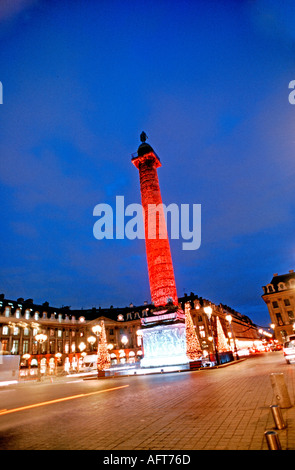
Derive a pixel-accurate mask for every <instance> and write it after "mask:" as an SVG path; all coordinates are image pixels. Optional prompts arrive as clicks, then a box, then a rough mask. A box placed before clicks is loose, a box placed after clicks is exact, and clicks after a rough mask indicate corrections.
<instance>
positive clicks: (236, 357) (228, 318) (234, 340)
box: [225, 315, 238, 359]
mask: <svg viewBox="0 0 295 470" xmlns="http://www.w3.org/2000/svg"><path fill="white" fill-rule="evenodd" d="M225 318H226V320H227V321H228V323H229V326H230V331H231V334H232V338H233V342H234V358H235V359H238V351H237V345H236V338H235V335H234V332H233V328H232V324H231V322H232V316H231V315H226V317H225Z"/></svg>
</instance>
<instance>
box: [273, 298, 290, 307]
mask: <svg viewBox="0 0 295 470" xmlns="http://www.w3.org/2000/svg"><path fill="white" fill-rule="evenodd" d="M284 304H285V306H286V307H289V306H290V305H291V303H290V300H289V299H284ZM272 306H273V308H279V304H278V302H277V301H276V300H275V301H273V302H272Z"/></svg>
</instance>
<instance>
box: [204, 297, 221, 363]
mask: <svg viewBox="0 0 295 470" xmlns="http://www.w3.org/2000/svg"><path fill="white" fill-rule="evenodd" d="M204 312H205V313H206V315H207V317H208V320H209V324H210V330H211V337H212V341H213V346H214V350H215V358H216V363H217V365H219V355H218V350H217V347H216V344H215V340H214V334H213V331H212V323H211V317H212V312H213V310H212V307H210V306H208V307H204ZM211 337H210V338H211ZM208 339H209V338H208Z"/></svg>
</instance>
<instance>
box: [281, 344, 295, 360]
mask: <svg viewBox="0 0 295 470" xmlns="http://www.w3.org/2000/svg"><path fill="white" fill-rule="evenodd" d="M283 353H284V357H285V359H286V362H287V364H290V363H291V362H295V339H293V340H291V341H290V340H289V341H285V343H284V346H283Z"/></svg>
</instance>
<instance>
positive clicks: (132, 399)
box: [0, 352, 295, 451]
mask: <svg viewBox="0 0 295 470" xmlns="http://www.w3.org/2000/svg"><path fill="white" fill-rule="evenodd" d="M272 372H283V373H284V376H285V380H286V383H287V386H288V390H289V393H290V397H291V401H292V403H294V386H295V365H287V364H286V363H285V361H284V359H283V356H282V353H281V352H274V353H266V354H263V355H259V356H257V357H254V358H249V359H246V360H245V361H243V362H240V363H237V364H233V365H230V366H227V367H223V368H219V369H212V370H206V369H204V370H200V371H195V372H181V373H172V374H159V375H147V376H132V377H118V378H108V379H95V380H74V379H73V380H68V379H63V380H62V381H58V380H56V381H53V382H52V383H51V382H48V383H41V384H40V383H32V384H24V385H22V384H20V385H16V386H10V387H6V388H3V389H2V390H1V391H0V400H1V409H2V410H0V449H3V450H12V449H13V450H17V449H26V450H29V449H32V450H54V449H59V450H70V449H71V450H77V449H79V450H94V449H97V450H98V449H103V450H136V451H138V450H154V451H157V450H159V451H160V450H166V451H168V450H183V451H185V450H194V449H196V450H202V449H206V450H219V449H220V450H225V449H227V450H263V449H267V445H266V441H265V437H264V431H265V430H269V429H273V427H274V423H273V419H272V415H271V412H270V408H269V407H270V405H271V404H274V397H273V390H272V387H271V382H270V374H271V373H272ZM283 414H284V418H285V419H286V421H287V422H288V428H287V430H282V431H280V440H281V444H282V447H283V449H294V450H295V432H294V430H295V425H294V422H295V411H294V407H292V408H289V409H288V410H283Z"/></svg>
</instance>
